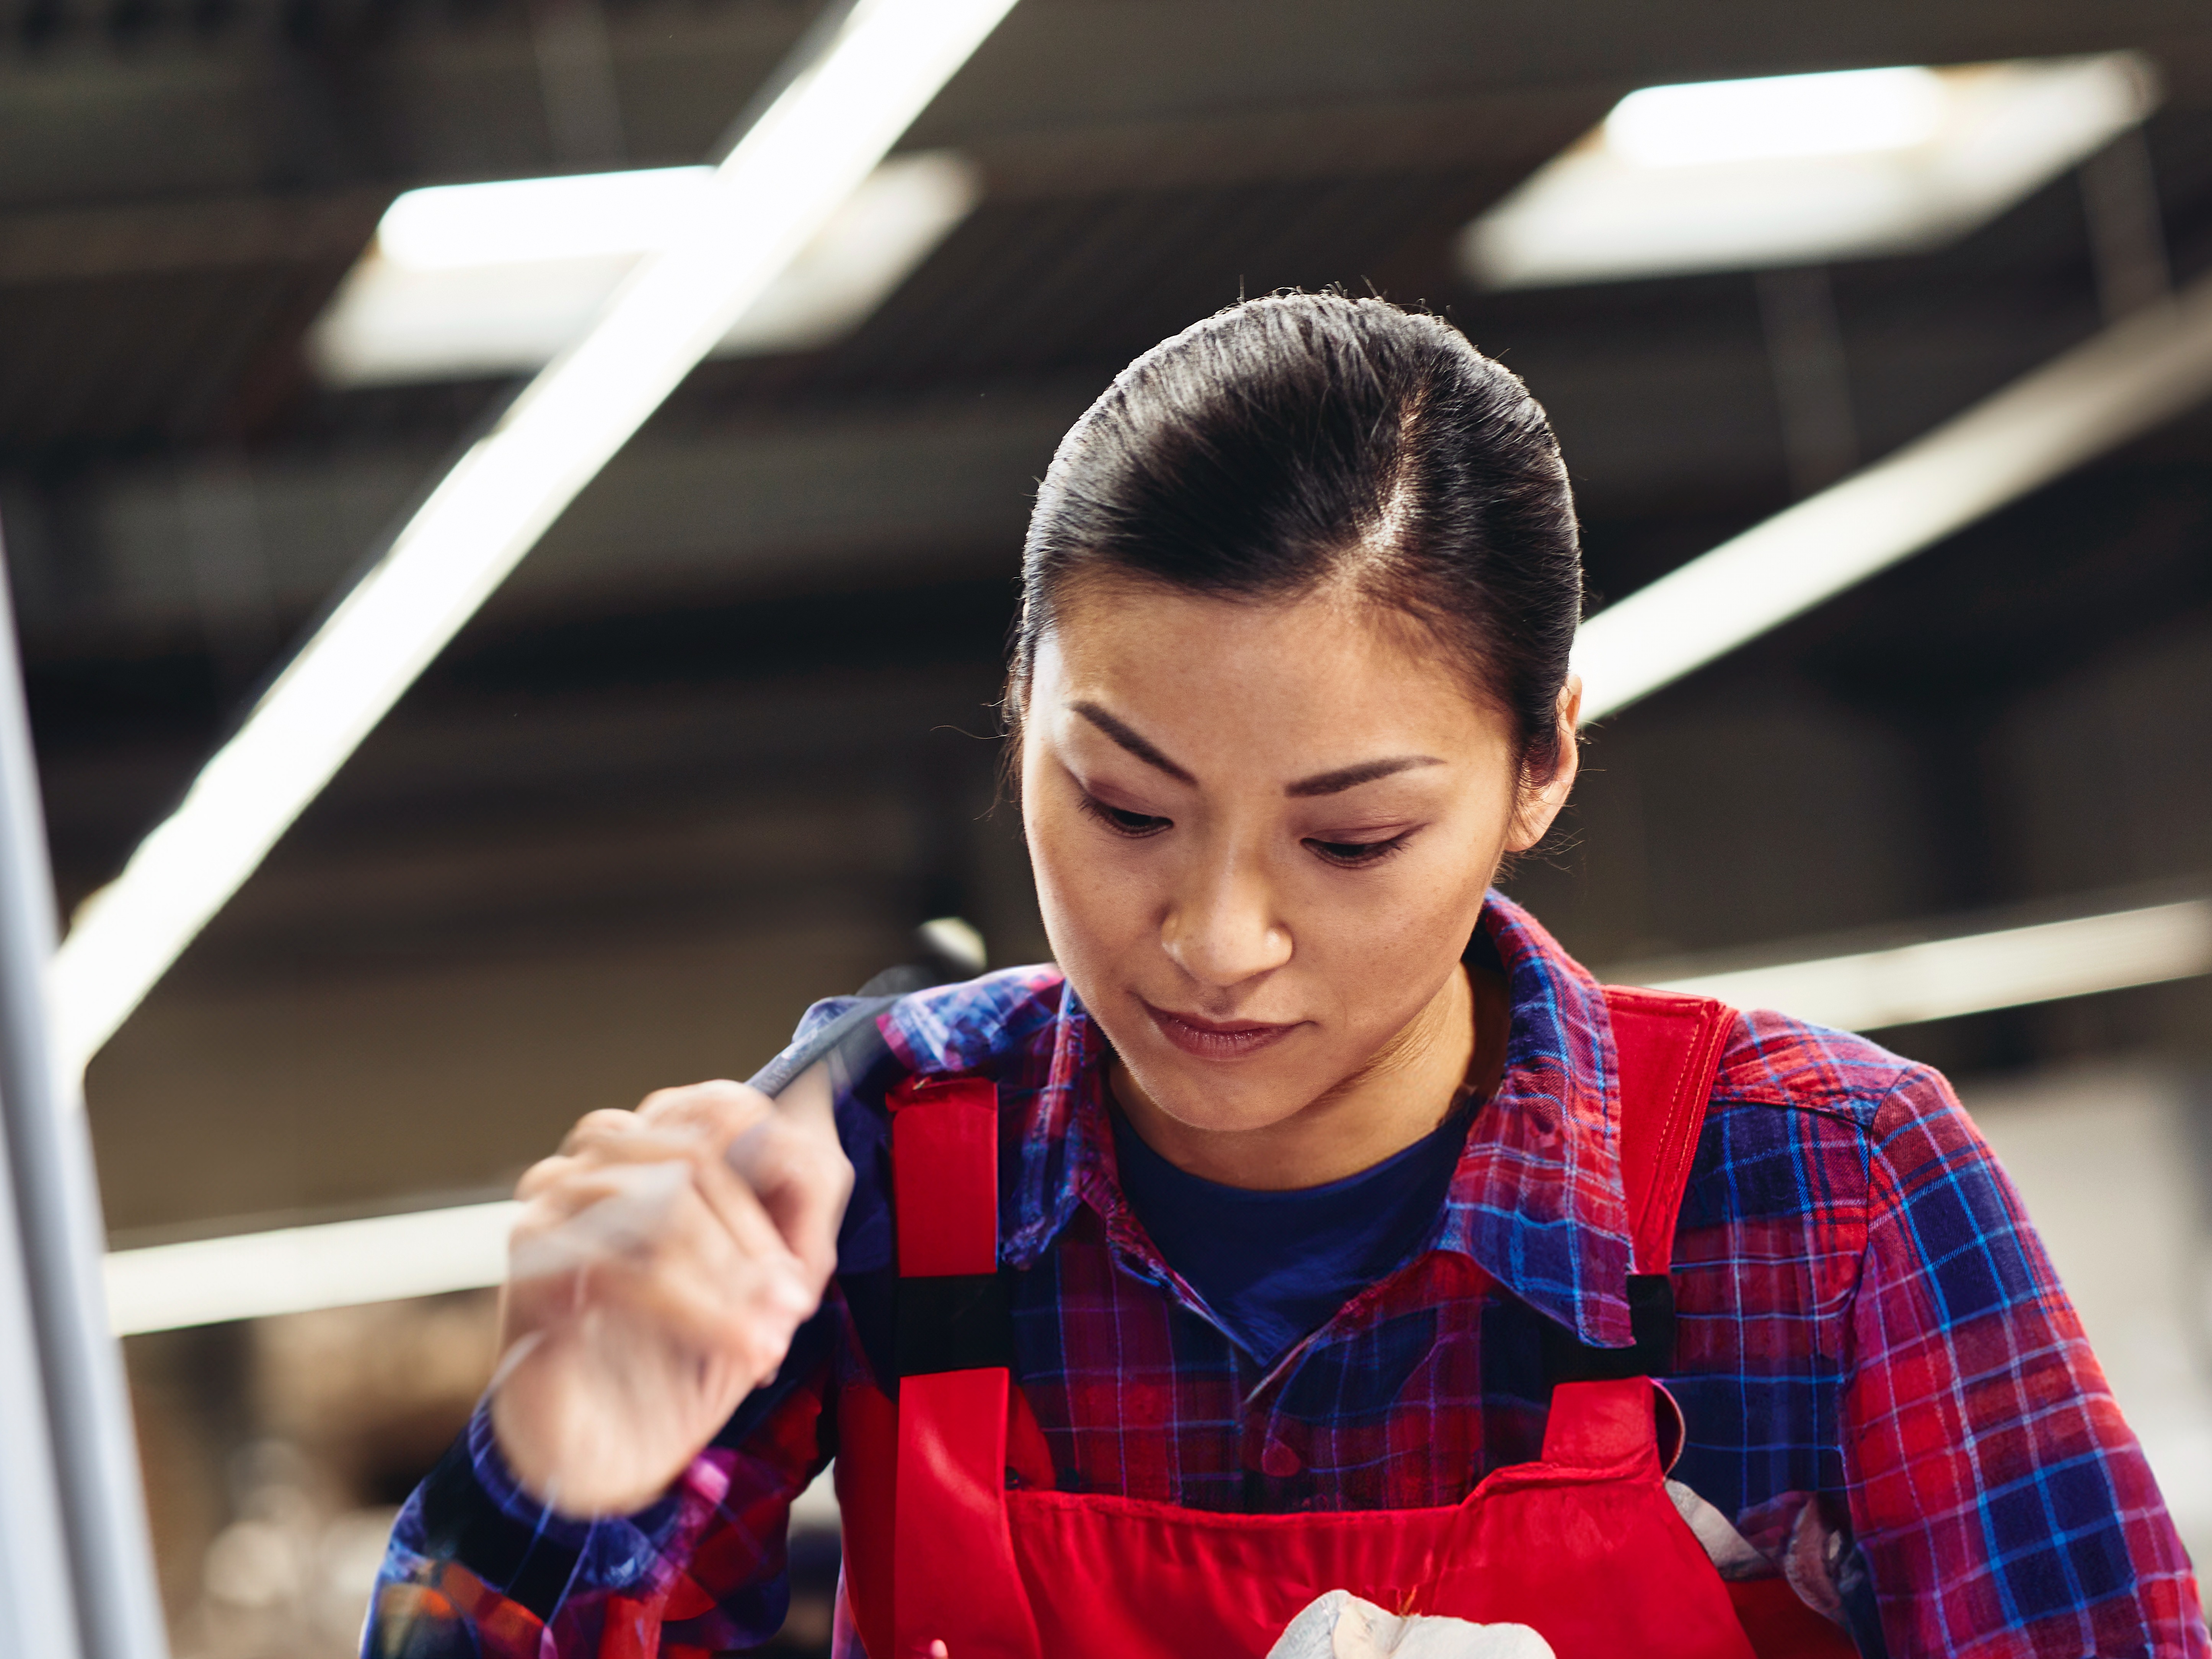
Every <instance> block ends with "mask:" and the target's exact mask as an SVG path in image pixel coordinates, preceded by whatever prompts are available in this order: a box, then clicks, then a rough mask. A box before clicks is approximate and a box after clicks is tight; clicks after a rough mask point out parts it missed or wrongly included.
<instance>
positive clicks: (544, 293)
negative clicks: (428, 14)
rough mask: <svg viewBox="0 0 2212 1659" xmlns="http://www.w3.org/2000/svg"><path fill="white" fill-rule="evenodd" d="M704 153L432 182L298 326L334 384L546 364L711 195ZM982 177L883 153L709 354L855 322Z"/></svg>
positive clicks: (832, 333) (771, 346) (935, 241)
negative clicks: (666, 162) (697, 162)
mask: <svg viewBox="0 0 2212 1659" xmlns="http://www.w3.org/2000/svg"><path fill="white" fill-rule="evenodd" d="M979 197H981V180H980V179H979V177H978V175H977V173H976V171H975V167H973V166H972V165H971V164H969V162H967V161H963V160H962V159H961V158H960V157H959V156H957V155H953V154H951V153H950V152H945V151H936V152H931V153H927V154H922V155H902V156H897V157H896V158H894V159H892V160H890V161H885V162H884V163H883V164H882V165H881V166H880V167H877V168H876V170H875V171H874V172H873V173H871V174H870V175H869V176H868V178H867V179H866V182H865V183H863V184H862V185H860V188H859V189H857V190H855V191H854V192H853V193H852V195H851V196H850V197H848V198H847V199H846V201H845V202H844V204H842V206H841V207H840V208H839V209H838V210H837V211H836V214H835V215H834V216H832V217H831V218H830V220H829V222H828V223H827V224H825V225H824V226H823V228H822V229H821V230H820V231H819V232H818V233H817V234H816V235H815V236H814V238H813V239H812V240H811V241H810V242H809V243H808V244H807V245H806V246H805V248H804V249H802V250H801V251H800V252H799V256H798V257H797V258H794V259H793V261H792V262H791V264H789V265H788V266H787V268H786V269H785V270H783V271H782V272H781V274H780V275H779V276H777V277H776V278H775V281H773V282H772V283H769V285H768V286H767V287H766V288H765V289H763V290H762V291H761V293H760V294H759V295H758V296H757V298H756V299H755V300H754V301H753V302H752V303H751V304H750V306H748V307H746V308H745V310H744V313H742V314H741V315H740V316H739V317H738V319H737V320H736V321H735V322H734V323H733V324H732V325H731V326H730V328H729V330H728V331H727V332H726V333H725V334H724V335H723V336H722V337H721V339H720V341H718V342H717V343H716V344H715V346H714V355H716V356H735V355H738V354H744V353H760V352H769V351H803V350H808V349H813V348H815V347H818V346H823V345H827V344H829V343H830V342H832V341H834V340H836V339H838V338H841V337H843V336H844V335H846V334H848V333H850V332H851V331H853V330H854V329H855V328H858V327H859V326H860V324H861V323H863V322H865V321H866V319H868V318H869V317H870V316H871V315H872V314H873V313H874V312H875V310H876V308H877V307H878V306H880V305H881V304H882V303H883V302H884V301H885V300H886V299H888V298H889V297H890V295H891V294H892V292H893V291H894V290H895V289H897V288H898V286H899V285H900V284H901V283H903V282H904V281H905V280H906V279H907V277H908V276H910V275H911V274H912V273H913V272H914V271H915V269H916V268H917V267H918V266H920V264H921V262H922V261H923V260H924V259H926V258H928V257H929V255H930V254H931V252H933V251H934V250H935V249H936V247H937V246H938V245H939V243H940V242H942V241H943V240H945V237H946V236H947V235H949V234H951V231H952V229H953V228H954V227H955V226H957V224H958V223H959V222H961V221H962V220H963V219H964V218H966V217H967V216H968V215H969V212H970V211H971V210H973V209H974V207H975V203H976V201H977V200H978V199H979ZM713 198H714V169H713V168H712V167H661V168H656V169H653V170H652V171H649V172H640V173H581V174H578V175H576V176H574V177H572V178H566V179H510V180H506V181H503V182H501V183H496V184H484V185H438V186H435V187H434V188H432V189H428V190H416V191H409V192H408V193H407V194H406V195H404V196H402V197H400V198H399V199H398V201H396V202H394V203H393V204H392V206H391V208H390V210H388V211H387V212H386V214H385V216H384V220H383V222H382V223H381V224H380V225H379V226H378V228H377V233H376V240H375V241H374V243H372V244H371V245H370V247H369V249H368V252H366V253H364V254H363V255H362V258H361V262H360V263H359V264H356V266H355V267H354V269H353V270H352V272H351V273H350V274H349V276H347V278H346V280H345V282H344V283H343V285H342V286H341V287H340V288H339V289H338V291H337V294H336V295H333V296H332V298H331V303H330V305H329V307H327V308H326V309H325V311H324V313H323V315H322V316H321V318H320V319H318V320H317V322H316V324H315V326H314V329H313V331H312V332H311V334H310V335H309V337H308V352H309V356H311V358H312V359H313V362H314V365H315V368H316V371H317V373H318V374H319V375H320V376H321V378H322V379H323V380H325V381H326V382H327V383H329V384H331V385H333V386H374V385H380V384H390V383H393V382H399V381H419V380H453V379H461V378H466V377H470V376H477V375H496V374H518V373H522V372H526V371H528V370H531V369H535V368H543V367H544V365H545V364H546V363H548V362H551V361H552V359H553V358H554V357H556V356H558V355H559V354H560V353H561V352H562V350H564V349H567V348H568V346H570V345H573V344H574V343H575V342H576V341H577V340H579V339H580V338H582V337H583V336H584V335H585V334H586V332H588V331H590V328H591V326H592V319H593V318H595V317H596V316H598V315H599V311H600V310H601V308H602V307H605V304H606V302H607V300H608V298H609V297H610V296H611V295H613V294H614V292H615V291H616V290H617V289H619V288H620V287H621V286H622V284H623V279H624V278H626V277H627V276H629V274H630V272H631V271H632V270H634V269H635V267H636V265H637V264H638V262H639V261H640V260H641V258H645V257H647V255H649V254H651V253H653V252H655V251H657V250H659V249H660V248H663V247H666V246H670V245H671V243H673V242H675V241H677V240H679V239H680V238H681V236H682V234H683V233H684V226H685V224H686V223H687V222H689V221H690V219H691V218H692V217H693V216H696V215H697V214H698V213H700V212H702V211H704V210H707V208H708V205H709V204H710V203H711V202H712V200H713Z"/></svg>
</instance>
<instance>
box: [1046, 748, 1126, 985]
mask: <svg viewBox="0 0 2212 1659" xmlns="http://www.w3.org/2000/svg"><path fill="white" fill-rule="evenodd" d="M1041 797H1042V798H1041ZM1022 814H1023V829H1024V836H1026V838H1027V840H1028V842H1029V852H1030V872H1031V874H1032V875H1033V876H1034V877H1035V878H1036V894H1037V908H1038V909H1039V910H1040V911H1041V912H1042V915H1043V918H1044V925H1045V933H1046V936H1047V937H1048V939H1050V940H1051V942H1052V947H1053V953H1054V957H1055V959H1056V960H1057V961H1058V962H1059V963H1060V966H1061V967H1062V968H1063V969H1068V970H1070V971H1071V972H1072V971H1074V970H1075V969H1078V968H1079V967H1080V966H1081V965H1083V964H1086V963H1100V962H1103V961H1105V960H1107V959H1109V958H1111V957H1115V956H1116V955H1118V954H1120V953H1121V952H1122V951H1126V950H1127V949H1128V948H1130V946H1131V944H1132V942H1133V940H1135V939H1138V938H1139V936H1141V935H1142V933H1143V932H1144V921H1145V917H1146V915H1147V914H1148V907H1147V901H1146V885H1145V882H1144V879H1143V874H1142V867H1141V866H1140V865H1139V863H1138V861H1137V860H1133V859H1131V858H1129V857H1127V856H1126V849H1125V848H1123V847H1122V846H1121V844H1120V843H1118V842H1115V841H1113V840H1111V839H1110V838H1109V837H1108V836H1103V835H1102V834H1101V833H1100V832H1099V829H1098V827H1097V824H1096V823H1093V822H1092V821H1091V818H1090V817H1088V816H1086V815H1085V813H1084V812H1083V811H1082V810H1081V809H1080V808H1079V807H1078V806H1076V805H1074V804H1073V801H1070V800H1067V799H1061V798H1060V792H1057V791H1038V790H1035V789H1031V788H1027V787H1025V788H1024V791H1023V804H1022Z"/></svg>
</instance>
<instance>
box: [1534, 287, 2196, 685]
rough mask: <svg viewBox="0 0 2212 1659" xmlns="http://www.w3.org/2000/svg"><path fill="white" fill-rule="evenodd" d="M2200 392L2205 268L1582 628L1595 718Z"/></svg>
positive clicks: (1581, 664)
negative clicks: (2192, 280)
mask: <svg viewBox="0 0 2212 1659" xmlns="http://www.w3.org/2000/svg"><path fill="white" fill-rule="evenodd" d="M2208 395H2212V277H2205V278H2202V279H2200V280H2199V281H2198V282H2197V283H2196V284H2194V285H2193V286H2192V287H2191V288H2190V289H2187V290H2186V291H2185V292H2184V293H2182V294H2180V295H2177V296H2176V297H2175V298H2173V299H2172V300H2171V301H2163V302H2158V303H2154V304H2152V305H2149V306H2147V307H2144V308H2143V309H2142V310H2140V311H2138V312H2136V313H2134V314H2133V315H2131V316H2129V317H2127V318H2125V319H2123V320H2122V321H2120V322H2118V323H2115V324H2113V325H2112V326H2111V327H2109V328H2107V329H2106V330H2105V331H2103V332H2101V333H2100V334H2098V335H2096V336H2094V337H2093V338H2091V339H2089V340H2087V341H2086V342H2084V343H2082V344H2081V345H2078V346H2076V347H2075V348H2074V349H2072V350H2071V351H2068V352H2065V353H2063V354H2062V355H2060V356H2058V357H2057V358H2055V359H2053V360H2052V361H2051V362H2049V363H2046V364H2045V365H2044V366H2043V367H2042V368H2039V369H2036V370H2034V371H2033V373H2031V374H2026V375H2023V376H2022V377H2021V379H2019V380H2015V381H2014V382H2013V383H2012V384H2011V385H2010V386H2007V387H2005V388H2004V390H2002V392H1996V393H1995V394H1994V395H1992V396H1990V397H1989V398H1984V400H1983V401H1982V402H1980V403H1978V404H1975V405H1974V406H1973V407H1972V409H1969V410H1966V413H1965V414H1963V415H1959V416H1954V417H1953V418H1952V419H1950V420H1948V421H1946V422H1944V423H1943V424H1942V425H1941V426H1939V427H1937V428H1936V429H1935V430H1934V431H1932V432H1930V433H1929V434H1927V435H1925V436H1923V437H1920V438H1917V439H1915V440H1914V441H1912V442H1911V443H1909V444H1906V445H1905V447H1903V448H1901V449H1899V450H1898V451H1896V452H1895V453H1893V454H1891V455H1890V456H1888V457H1887V459H1883V460H1880V461H1877V462H1875V464H1874V465H1872V466H1869V467H1866V468H1863V469H1862V470H1861V471H1857V472H1855V473H1853V474H1852V475H1851V476H1850V477H1848V478H1846V479H1844V481H1843V482H1842V483H1838V484H1835V485H1833V486H1832V487H1830V488H1829V489H1824V490H1822V491H1821V492H1820V494H1819V495H1811V496H1808V497H1807V498H1806V499H1805V500H1804V501H1800V502H1798V503H1797V504H1796V506H1795V507H1790V508H1789V509H1787V510H1786V511H1784V512H1782V513H1777V514H1775V516H1774V517H1772V518H1771V519H1769V520H1766V521H1765V523H1763V524H1760V525H1757V526H1753V528H1752V529H1749V530H1747V531H1746V532H1744V533H1743V534H1742V535H1741V536H1738V537H1736V538H1735V539H1734V540H1732V541H1727V542H1723V543H1722V544H1721V545H1720V546H1718V547H1717V548H1715V549H1713V550H1712V551H1711V552H1710V553H1706V554H1704V555H1702V556H1699V557H1698V558H1695V559H1692V561H1691V562H1689V563H1688V564H1686V565H1684V566H1683V567H1682V568H1680V569H1679V570H1676V571H1674V572H1673V573H1672V574H1668V575H1665V576H1662V577H1661V578H1660V579H1659V580H1657V581H1656V582H1653V583H1652V584H1651V585H1650V586H1648V587H1643V588H1639V589H1638V590H1637V591H1636V592H1633V593H1632V594H1630V595H1629V596H1628V597H1627V598H1626V599H1622V600H1621V601H1620V603H1618V604H1616V605H1607V607H1606V608H1605V609H1604V610H1602V611H1599V612H1598V613H1597V615H1596V616H1595V617H1591V618H1590V619H1589V621H1588V622H1587V623H1583V630H1582V635H1581V638H1580V639H1579V640H1578V641H1577V642H1576V646H1575V665H1576V667H1577V669H1578V670H1579V671H1581V673H1582V677H1583V719H1584V720H1598V719H1601V718H1602V717H1604V716H1605V715H1607V714H1613V713H1614V712H1615V711H1617V710H1619V709H1621V708H1626V707H1627V706H1628V705H1629V704H1630V703H1632V702H1635V701H1636V700H1637V699H1638V698H1639V697H1645V696H1650V694H1651V693H1652V692H1654V691H1656V690H1658V689H1659V688H1660V687H1661V686H1662V685H1666V684H1670V683H1671V682H1673V681H1674V680H1677V679H1680V678H1682V676H1684V675H1685V674H1688V673H1690V672H1692V671H1694V670H1696V669H1699V668H1702V667H1703V666H1705V664H1707V663H1709V662H1711V661H1712V660H1713V659H1715V658H1717V657H1720V656H1723V655H1725V654H1727V653H1729V652H1730V651H1733V650H1735V647H1738V646H1740V645H1741V644H1743V643H1744V642H1745V641H1748V640H1752V639H1755V638H1757V637H1758V636H1759V635H1761V634H1764V633H1765V632H1767V631H1768V630H1769V629H1774V628H1778V627H1780V626H1781V625H1782V624H1783V623H1786V622H1788V621H1789V620H1790V618H1792V617H1797V616H1800V615H1802V614H1803V613H1804V612H1805V611H1809V610H1811V609H1812V608H1813V607H1814V605H1819V604H1820V602H1821V601H1822V600H1824V599H1829V598H1831V597H1832V596H1833V595H1835V594H1837V593H1839V592H1842V591H1843V590H1844V589H1845V588H1847V587H1850V586H1853V585H1855V584H1856V583H1858V582H1862V581H1864V580H1866V579H1867V578H1868V577H1869V576H1872V575H1874V574H1876V573H1878V572H1880V571H1882V570H1885V569H1887V568H1889V567H1890V566H1891V565H1893V564H1895V563H1897V562H1899V560H1901V559H1905V558H1907V557H1909V556H1911V555H1912V554H1915V553H1917V552H1919V551H1921V550H1923V548H1927V547H1931V546H1933V545H1934V544H1936V543H1937V542H1939V541H1941V540H1942V539H1943V538H1945V537H1946V536H1948V535H1950V534H1952V533H1953V532H1955V531H1958V530H1961V529H1964V528H1965V527H1966V526H1967V525H1970V524H1972V523H1973V522H1974V521H1975V520H1978V519H1981V518H1984V517H1986V516H1987V515H1988V514H1990V513H1994V512H1996V510H1997V509H1998V508H1999V507H2006V506H2008V505H2009V504H2011V503H2012V502H2014V501H2019V500H2021V498H2022V497H2023V496H2026V495H2029V494H2031V493H2033V491H2035V490H2037V489H2041V488H2042V487H2043V486H2044V485H2045V484H2047V483H2051V481H2052V480H2053V479H2056V478H2058V477H2063V475H2064V474H2066V473H2068V472H2069V471H2072V470H2073V469H2074V468H2075V467H2077V466H2079V465H2081V464H2082V463H2083V462H2085V461H2088V460H2092V459H2095V458H2096V457H2097V456H2099V455H2101V454H2104V453H2106V452H2107V451H2109V450H2112V449H2115V448H2117V447H2119V446H2120V445H2122V444H2124V443H2125V442H2127V441H2129V440H2130V439H2131V438H2136V437H2140V436H2141V435H2142V434H2144V433H2146V432H2148V431H2150V430H2151V429H2153V428H2155V427H2157V426H2159V425H2160V424H2162V423H2163V422H2166V421H2168V420H2171V419H2172V418H2173V416H2177V415H2179V414H2181V413H2183V412H2184V411H2185V410H2188V409H2190V408H2191V407H2193V406H2194V405H2195V404H2198V403H2200V402H2201V401H2203V399H2204V398H2205V397H2207V396H2208Z"/></svg>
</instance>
